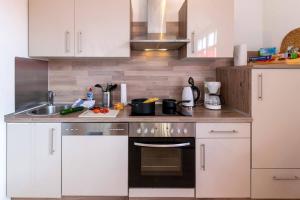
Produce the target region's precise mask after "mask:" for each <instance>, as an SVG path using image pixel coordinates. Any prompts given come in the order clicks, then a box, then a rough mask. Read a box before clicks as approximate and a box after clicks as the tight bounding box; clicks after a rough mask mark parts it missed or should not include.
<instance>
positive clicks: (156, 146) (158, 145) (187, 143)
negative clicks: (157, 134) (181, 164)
mask: <svg viewBox="0 0 300 200" xmlns="http://www.w3.org/2000/svg"><path fill="white" fill-rule="evenodd" d="M190 145H191V143H190V142H186V143H180V144H145V143H139V142H135V143H134V146H138V147H150V148H176V147H187V146H190Z"/></svg>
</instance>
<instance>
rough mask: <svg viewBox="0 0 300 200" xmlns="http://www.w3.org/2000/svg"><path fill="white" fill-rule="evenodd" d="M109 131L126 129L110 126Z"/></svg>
mask: <svg viewBox="0 0 300 200" xmlns="http://www.w3.org/2000/svg"><path fill="white" fill-rule="evenodd" d="M109 131H126V130H125V129H124V128H110V129H109Z"/></svg>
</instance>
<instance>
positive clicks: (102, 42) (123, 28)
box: [29, 0, 130, 57]
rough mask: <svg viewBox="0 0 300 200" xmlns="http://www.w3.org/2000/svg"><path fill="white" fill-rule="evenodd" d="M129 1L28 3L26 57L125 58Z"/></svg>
mask: <svg viewBox="0 0 300 200" xmlns="http://www.w3.org/2000/svg"><path fill="white" fill-rule="evenodd" d="M129 41H130V1H129V0H29V56H31V57H74V56H75V57H129V56H130V44H129Z"/></svg>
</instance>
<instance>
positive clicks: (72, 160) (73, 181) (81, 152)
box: [62, 135, 128, 196]
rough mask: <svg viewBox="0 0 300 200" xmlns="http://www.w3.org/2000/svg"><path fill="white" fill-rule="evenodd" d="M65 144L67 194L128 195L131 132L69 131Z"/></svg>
mask: <svg viewBox="0 0 300 200" xmlns="http://www.w3.org/2000/svg"><path fill="white" fill-rule="evenodd" d="M62 146H63V151H62V194H63V195H64V196H128V136H103V135H102V136H91V135H87V136H78V135H75V136H69V135H68V136H63V144H62ZM79 147H84V148H79Z"/></svg>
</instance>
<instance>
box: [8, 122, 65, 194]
mask: <svg viewBox="0 0 300 200" xmlns="http://www.w3.org/2000/svg"><path fill="white" fill-rule="evenodd" d="M7 196H8V197H15V198H17V197H22V198H26V197H28V198H60V197H61V124H59V123H55V124H52V123H9V124H7Z"/></svg>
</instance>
